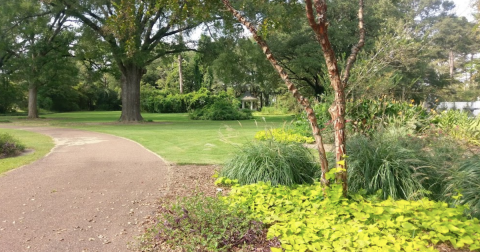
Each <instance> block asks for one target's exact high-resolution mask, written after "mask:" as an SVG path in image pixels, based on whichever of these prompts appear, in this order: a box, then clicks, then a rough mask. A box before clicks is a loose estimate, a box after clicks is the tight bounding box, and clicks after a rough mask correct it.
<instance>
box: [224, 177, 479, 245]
mask: <svg viewBox="0 0 480 252" xmlns="http://www.w3.org/2000/svg"><path fill="white" fill-rule="evenodd" d="M333 170H335V169H333ZM219 180H225V179H224V178H219ZM223 182H225V181H223ZM230 182H234V181H230ZM225 184H228V183H225ZM458 197H460V196H458ZM224 200H225V201H227V202H228V203H229V204H230V205H231V206H232V207H238V206H240V205H246V206H248V207H249V209H250V211H251V212H250V214H251V215H252V216H253V217H255V218H258V219H260V220H261V221H263V222H264V223H265V224H267V226H269V229H268V238H273V237H278V238H279V239H280V241H281V243H282V248H283V249H284V250H285V251H298V252H302V251H438V250H436V249H435V245H436V244H438V243H442V242H445V243H451V244H452V246H453V247H455V248H468V249H470V250H477V249H479V248H480V224H479V220H478V219H476V218H469V217H467V216H464V214H463V213H464V210H465V208H466V207H468V206H456V207H454V208H452V207H449V206H448V205H447V204H446V203H444V202H435V201H431V200H428V199H422V200H418V201H406V200H397V201H394V200H391V199H388V200H379V199H378V198H376V197H372V198H369V199H367V198H365V197H364V196H362V195H361V194H355V195H351V196H350V197H349V198H345V197H343V196H342V188H341V186H340V185H337V184H333V185H331V186H330V187H329V188H325V187H323V186H322V185H320V184H319V183H315V184H313V185H297V186H293V187H287V186H271V185H270V184H269V183H263V182H261V183H258V184H251V185H245V186H233V187H232V190H231V192H230V194H229V195H228V196H227V197H225V198H224ZM272 251H273V252H276V251H282V250H281V248H272Z"/></svg>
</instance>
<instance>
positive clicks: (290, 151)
mask: <svg viewBox="0 0 480 252" xmlns="http://www.w3.org/2000/svg"><path fill="white" fill-rule="evenodd" d="M319 170H320V168H319V165H318V163H317V162H316V161H315V158H314V156H313V155H312V153H311V152H310V151H309V150H308V149H307V148H305V147H303V146H302V145H300V144H296V143H290V144H286V143H279V142H275V141H271V140H267V141H260V142H252V143H248V144H245V145H243V146H242V147H241V148H240V149H239V150H238V151H237V152H236V154H235V155H234V156H233V158H232V159H230V160H229V161H227V162H226V164H225V165H224V167H223V169H222V171H221V172H220V175H221V176H223V177H227V178H229V179H236V180H238V183H239V184H241V185H245V184H252V183H256V182H259V181H264V182H267V181H270V182H271V184H272V185H278V184H281V185H293V184H304V183H313V177H314V176H315V174H316V173H317V172H318V171H319Z"/></svg>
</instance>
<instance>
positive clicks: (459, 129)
mask: <svg viewBox="0 0 480 252" xmlns="http://www.w3.org/2000/svg"><path fill="white" fill-rule="evenodd" d="M432 122H433V123H434V124H436V125H437V127H438V128H440V129H442V130H443V131H445V133H447V134H448V135H449V136H451V137H452V138H454V139H456V140H460V141H466V142H468V143H471V144H474V145H478V146H480V117H474V118H472V117H469V116H468V113H467V112H464V111H459V110H448V111H443V112H442V113H440V114H438V115H436V116H435V118H434V119H433V120H432Z"/></svg>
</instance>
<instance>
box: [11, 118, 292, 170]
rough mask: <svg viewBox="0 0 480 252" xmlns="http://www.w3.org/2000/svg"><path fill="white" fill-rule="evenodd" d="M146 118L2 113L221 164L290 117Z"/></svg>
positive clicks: (172, 157)
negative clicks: (134, 120) (122, 120)
mask: <svg viewBox="0 0 480 252" xmlns="http://www.w3.org/2000/svg"><path fill="white" fill-rule="evenodd" d="M142 115H143V117H144V118H145V120H147V122H145V123H136V124H125V123H118V122H117V121H116V119H118V117H119V116H120V112H118V111H96V112H68V113H52V114H45V115H42V118H41V119H38V120H28V119H26V118H24V117H16V116H5V119H7V120H9V121H10V122H11V123H12V124H14V125H23V126H44V127H66V128H74V129H80V130H87V131H94V132H101V133H106V134H111V135H115V136H119V137H124V138H127V139H130V140H133V141H135V142H137V143H139V144H141V145H142V146H144V147H145V148H146V149H148V150H150V151H152V152H154V153H156V154H158V155H160V156H161V157H162V158H164V159H165V160H166V161H167V162H169V163H170V164H178V165H183V164H199V165H207V164H222V163H223V162H224V161H225V160H227V159H228V157H229V156H230V154H233V153H234V152H235V151H236V150H238V147H239V146H240V145H242V144H244V143H246V142H249V141H252V140H254V136H255V133H256V132H258V131H261V130H265V129H271V128H275V127H282V126H283V125H285V124H286V123H288V122H289V121H290V120H291V119H292V118H291V116H290V115H283V116H257V117H255V119H252V120H241V121H201V120H190V119H189V118H188V114H159V113H142Z"/></svg>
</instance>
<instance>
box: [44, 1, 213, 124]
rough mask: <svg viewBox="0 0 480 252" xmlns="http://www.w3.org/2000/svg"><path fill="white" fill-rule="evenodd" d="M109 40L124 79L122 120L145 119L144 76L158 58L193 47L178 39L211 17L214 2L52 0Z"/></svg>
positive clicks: (122, 81)
mask: <svg viewBox="0 0 480 252" xmlns="http://www.w3.org/2000/svg"><path fill="white" fill-rule="evenodd" d="M48 2H49V3H50V4H52V5H54V6H62V7H64V8H65V10H66V13H67V14H68V15H70V16H72V17H75V18H77V19H78V20H80V21H81V22H82V23H83V24H84V25H86V26H88V27H90V28H91V29H92V30H93V31H95V32H96V33H97V34H98V35H99V36H100V37H101V38H102V42H104V43H107V44H108V45H109V48H110V51H111V52H112V55H113V58H114V60H115V63H116V64H117V65H118V68H119V69H120V72H121V73H122V76H121V83H122V114H121V117H120V121H122V122H137V121H142V120H143V118H142V116H141V114H140V80H141V78H142V76H143V75H144V74H145V73H146V66H147V65H149V64H150V63H151V62H153V61H154V60H155V59H158V58H161V57H164V56H166V55H169V54H176V53H179V52H182V51H186V50H189V49H188V48H187V47H186V46H185V45H184V44H182V43H178V42H179V41H180V40H178V39H175V38H176V36H178V35H180V33H182V32H183V33H186V32H188V31H190V30H192V29H193V28H195V27H197V26H198V25H200V24H201V23H202V22H204V21H207V20H209V19H211V18H212V15H211V14H210V11H209V10H212V9H215V8H211V6H209V5H210V4H214V3H213V1H200V0H198V1H186V0H85V1H76V0H49V1H48Z"/></svg>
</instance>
